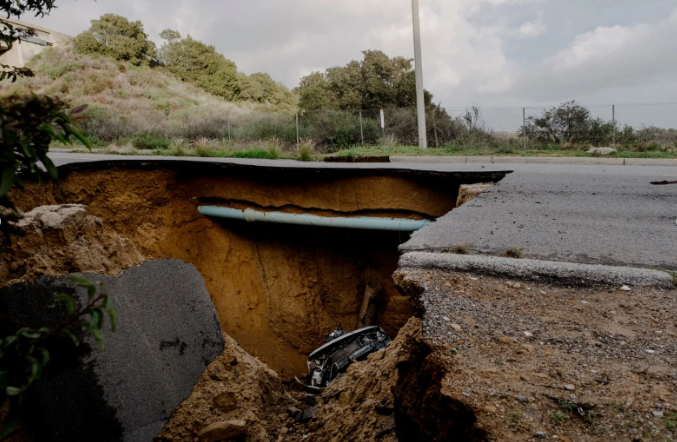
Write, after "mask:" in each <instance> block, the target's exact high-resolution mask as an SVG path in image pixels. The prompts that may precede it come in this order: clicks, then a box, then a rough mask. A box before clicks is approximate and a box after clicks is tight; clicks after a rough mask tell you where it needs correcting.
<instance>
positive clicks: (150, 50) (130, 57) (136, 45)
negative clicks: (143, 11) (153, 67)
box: [73, 14, 157, 66]
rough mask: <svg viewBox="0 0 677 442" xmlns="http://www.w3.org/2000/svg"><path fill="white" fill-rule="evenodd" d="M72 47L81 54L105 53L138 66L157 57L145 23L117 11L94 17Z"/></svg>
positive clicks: (150, 62)
mask: <svg viewBox="0 0 677 442" xmlns="http://www.w3.org/2000/svg"><path fill="white" fill-rule="evenodd" d="M73 48H74V49H75V51H76V52H79V53H81V54H99V55H105V56H108V57H113V58H115V59H116V60H125V61H129V62H130V63H132V64H133V65H137V66H138V65H148V64H152V62H153V60H154V59H155V57H156V56H157V51H156V49H155V43H153V42H152V41H151V40H149V39H148V35H146V33H145V32H144V30H143V24H142V23H141V22H140V21H135V22H130V21H129V20H127V19H126V18H125V17H122V16H119V15H115V14H105V15H103V16H101V18H100V19H99V20H92V26H91V27H90V28H89V30H87V31H85V32H83V33H81V34H79V35H78V36H77V37H75V39H74V40H73Z"/></svg>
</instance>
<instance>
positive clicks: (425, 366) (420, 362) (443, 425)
mask: <svg viewBox="0 0 677 442" xmlns="http://www.w3.org/2000/svg"><path fill="white" fill-rule="evenodd" d="M397 368H398V371H399V378H398V381H397V386H396V388H395V421H396V422H397V428H396V432H397V438H398V440H400V441H401V442H410V441H415V442H433V441H434V442H443V441H444V442H446V441H449V442H452V441H453V442H480V441H481V442H485V441H487V440H488V439H487V436H488V435H487V433H486V432H485V431H484V430H482V429H480V428H477V426H476V424H477V418H476V417H475V414H474V413H473V411H472V409H471V408H470V407H469V406H468V405H466V404H464V403H463V402H461V401H458V400H455V399H452V398H450V397H448V396H445V395H444V394H443V393H442V381H443V380H444V378H445V375H446V373H447V370H446V368H445V367H444V364H443V362H442V361H441V360H440V359H439V357H438V356H437V355H435V354H433V353H432V351H431V349H430V347H429V346H428V345H426V344H424V343H421V345H420V347H419V350H418V354H416V355H415V357H414V358H412V359H410V360H407V361H405V362H402V363H400V364H399V365H398V367H397Z"/></svg>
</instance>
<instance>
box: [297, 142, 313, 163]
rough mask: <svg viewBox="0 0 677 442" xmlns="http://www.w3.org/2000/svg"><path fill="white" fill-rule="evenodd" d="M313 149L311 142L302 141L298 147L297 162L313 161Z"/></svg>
mask: <svg viewBox="0 0 677 442" xmlns="http://www.w3.org/2000/svg"><path fill="white" fill-rule="evenodd" d="M314 147H315V146H314V145H313V142H312V141H311V140H304V141H302V142H301V145H300V146H299V155H298V158H297V159H298V160H299V161H313V150H314Z"/></svg>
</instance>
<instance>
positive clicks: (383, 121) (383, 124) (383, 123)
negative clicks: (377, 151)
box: [381, 109, 386, 143]
mask: <svg viewBox="0 0 677 442" xmlns="http://www.w3.org/2000/svg"><path fill="white" fill-rule="evenodd" d="M381 137H382V138H383V142H384V143H385V141H386V117H385V113H384V112H383V109H381Z"/></svg>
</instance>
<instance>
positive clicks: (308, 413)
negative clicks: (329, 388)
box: [294, 405, 317, 424]
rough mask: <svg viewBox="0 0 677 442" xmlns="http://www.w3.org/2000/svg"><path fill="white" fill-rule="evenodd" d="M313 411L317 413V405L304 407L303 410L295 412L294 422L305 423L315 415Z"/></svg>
mask: <svg viewBox="0 0 677 442" xmlns="http://www.w3.org/2000/svg"><path fill="white" fill-rule="evenodd" d="M315 413H317V405H316V406H314V407H309V408H306V409H305V410H303V411H299V412H298V413H296V415H295V416H294V422H297V423H298V422H300V423H302V424H305V423H307V422H309V421H310V419H312V417H313V416H315Z"/></svg>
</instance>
